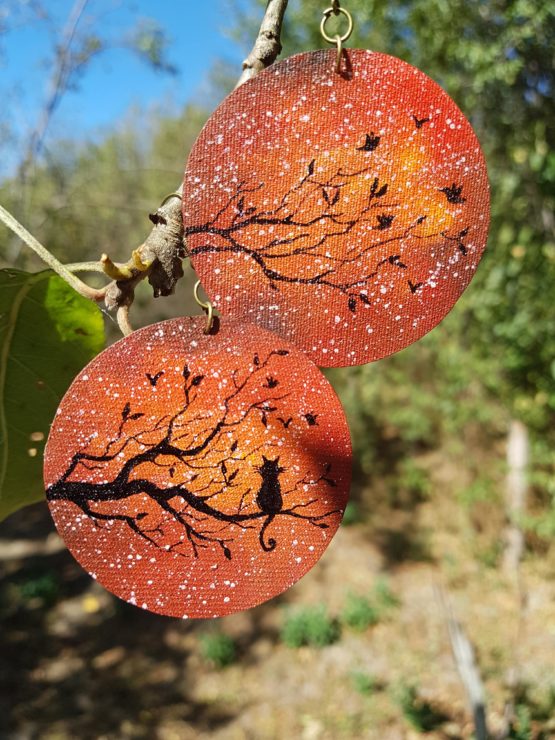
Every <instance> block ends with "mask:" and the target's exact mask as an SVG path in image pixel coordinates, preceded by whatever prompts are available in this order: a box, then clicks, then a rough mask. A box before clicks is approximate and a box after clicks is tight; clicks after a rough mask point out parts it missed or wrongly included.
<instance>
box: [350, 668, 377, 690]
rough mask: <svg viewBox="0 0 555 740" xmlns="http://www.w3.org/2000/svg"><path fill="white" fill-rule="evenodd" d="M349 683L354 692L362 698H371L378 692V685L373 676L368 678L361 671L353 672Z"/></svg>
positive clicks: (367, 675)
mask: <svg viewBox="0 0 555 740" xmlns="http://www.w3.org/2000/svg"><path fill="white" fill-rule="evenodd" d="M351 682H352V684H353V688H354V690H355V691H356V692H357V693H358V694H361V695H362V696H371V695H372V694H374V693H375V692H376V691H377V690H378V683H377V681H376V679H375V678H374V676H370V675H369V674H368V673H364V672H363V671H353V673H351Z"/></svg>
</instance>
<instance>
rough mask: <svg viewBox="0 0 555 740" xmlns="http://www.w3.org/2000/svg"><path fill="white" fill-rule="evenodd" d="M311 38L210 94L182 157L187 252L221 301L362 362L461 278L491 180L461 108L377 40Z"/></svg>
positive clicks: (385, 348)
mask: <svg viewBox="0 0 555 740" xmlns="http://www.w3.org/2000/svg"><path fill="white" fill-rule="evenodd" d="M335 62H336V51H335V50H331V51H316V52H310V53H307V54H299V55H298V56H294V57H291V58H290V59H286V60H285V61H283V62H280V63H279V64H276V65H274V66H273V67H270V68H269V69H267V70H266V71H264V72H263V73H261V74H260V75H258V76H257V77H255V78H254V79H252V80H250V81H249V82H247V83H246V84H244V85H243V86H241V87H240V88H239V89H238V90H236V91H234V92H233V93H232V94H231V95H230V96H229V97H228V98H227V99H226V100H225V101H224V102H223V103H222V105H221V106H220V107H219V108H218V109H217V110H216V112H215V113H214V114H213V116H212V117H211V118H210V119H209V121H208V123H207V124H206V126H205V128H204V129H203V131H202V133H201V135H200V137H199V139H198V141H197V142H196V144H195V146H194V147H193V150H192V152H191V156H190V158H189V162H188V165H187V170H186V173H185V182H184V193H183V216H184V222H185V235H186V238H187V245H188V250H189V253H190V256H191V260H192V263H193V267H194V268H195V270H196V271H197V273H198V275H199V277H200V279H201V281H202V284H203V286H204V287H205V288H206V290H207V291H208V294H209V296H210V298H211V300H212V301H213V302H214V304H215V305H216V306H217V308H219V309H220V310H221V311H222V312H223V314H224V315H227V316H233V317H236V318H238V317H243V318H244V319H246V320H248V321H251V322H253V323H256V324H258V325H260V326H264V327H266V328H268V329H270V330H272V331H275V332H277V333H278V334H280V335H281V336H283V337H286V338H288V339H289V340H291V341H292V342H293V343H294V344H296V345H297V346H298V347H299V348H301V349H302V350H304V351H305V352H307V353H308V354H309V356H310V357H311V358H312V360H314V362H316V363H317V364H318V365H322V366H342V365H359V364H362V363H365V362H369V361H371V360H376V359H379V358H380V357H384V356H386V355H389V354H391V353H393V352H396V351H398V350H400V349H403V348H404V347H406V346H407V345H409V344H412V343H413V342H414V341H416V340H417V339H419V338H420V337H422V336H423V335H424V334H426V333H427V332H428V331H430V329H432V328H433V327H434V326H436V324H438V323H439V322H440V321H441V320H442V319H443V317H444V316H445V315H446V314H447V313H448V311H449V310H450V309H451V308H452V306H453V305H454V303H455V302H456V301H457V299H458V298H459V296H460V295H461V293H462V292H463V290H464V289H465V288H466V286H467V285H468V283H469V282H470V280H471V278H472V275H473V274H474V271H475V270H476V267H477V265H478V262H479V259H480V257H481V255H482V252H483V250H484V247H485V244H486V238H487V230H488V223H489V189H488V180H487V172H486V165H485V162H484V157H483V155H482V152H481V150H480V146H479V143H478V141H477V139H476V136H475V134H474V132H473V131H472V128H471V126H470V124H469V123H468V121H467V120H466V118H465V117H464V116H463V114H462V113H461V111H460V110H459V109H458V108H457V106H456V105H455V103H454V102H453V101H452V100H451V98H449V96H448V95H447V94H446V93H445V92H444V91H443V90H442V89H441V88H440V87H439V86H438V85H437V84H436V83H435V82H433V81H432V80H431V79H430V78H429V77H427V76H426V75H425V74H423V73H422V72H420V71H419V70H418V69H415V68H414V67H412V66H411V65H409V64H406V63H405V62H403V61H401V60H400V59H396V58H394V57H391V56H387V55H385V54H378V53H375V52H369V51H362V50H349V51H347V52H346V53H345V59H344V60H343V64H344V66H345V68H346V69H347V70H348V71H347V72H346V73H345V74H342V75H340V74H337V73H335V71H334V68H335Z"/></svg>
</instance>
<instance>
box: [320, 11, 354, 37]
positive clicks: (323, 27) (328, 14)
mask: <svg viewBox="0 0 555 740" xmlns="http://www.w3.org/2000/svg"><path fill="white" fill-rule="evenodd" d="M332 15H344V16H345V18H346V19H347V21H348V27H347V30H346V31H345V33H344V34H343V36H339V34H337V35H336V36H329V35H328V33H327V32H326V24H327V22H328V21H329V19H330V18H331V16H332ZM353 27H354V24H353V16H352V15H351V14H350V13H349V11H348V10H345V8H341V7H339V8H337V9H335V8H333V7H331V8H327V9H326V10H324V17H323V18H322V22H321V23H320V31H321V33H322V36H323V37H324V38H325V39H326V41H327V42H328V43H329V44H336V43H337V38H338V36H339V38H340V39H341V43H343V42H344V41H347V39H348V38H350V36H351V34H352V33H353Z"/></svg>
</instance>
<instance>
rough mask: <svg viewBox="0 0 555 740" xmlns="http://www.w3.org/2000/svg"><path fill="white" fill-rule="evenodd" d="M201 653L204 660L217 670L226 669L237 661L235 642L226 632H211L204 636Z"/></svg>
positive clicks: (201, 642)
mask: <svg viewBox="0 0 555 740" xmlns="http://www.w3.org/2000/svg"><path fill="white" fill-rule="evenodd" d="M200 652H201V655H202V657H203V658H204V660H206V661H207V662H208V663H211V664H212V665H214V666H216V668H225V667H226V666H228V665H231V664H232V663H234V662H235V661H236V659H237V646H236V644H235V640H234V639H233V638H232V637H230V636H229V635H226V634H225V633H224V632H210V633H208V634H206V635H202V636H201V638H200Z"/></svg>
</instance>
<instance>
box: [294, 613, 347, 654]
mask: <svg viewBox="0 0 555 740" xmlns="http://www.w3.org/2000/svg"><path fill="white" fill-rule="evenodd" d="M339 634H340V633H339V626H338V624H337V622H336V620H335V619H333V618H332V617H330V616H329V614H328V612H327V609H326V607H325V606H324V605H323V604H320V605H319V606H314V607H306V608H305V609H302V610H298V611H294V612H290V613H289V614H287V616H286V617H285V622H284V624H283V627H282V630H281V639H282V641H283V642H284V643H285V644H286V645H287V646H288V647H291V648H299V647H302V646H303V645H310V646H312V647H325V646H326V645H331V644H332V643H334V642H336V640H338V639H339Z"/></svg>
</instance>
